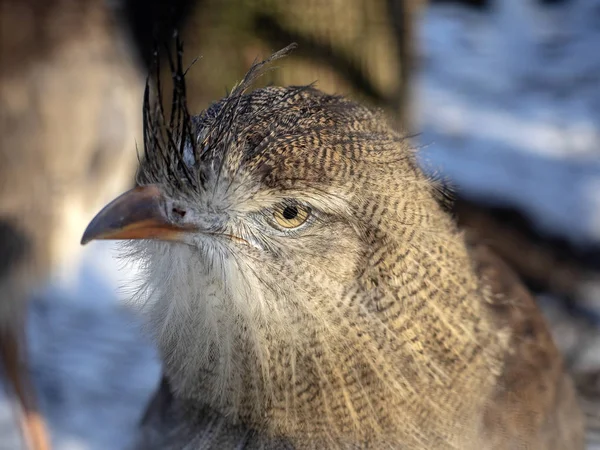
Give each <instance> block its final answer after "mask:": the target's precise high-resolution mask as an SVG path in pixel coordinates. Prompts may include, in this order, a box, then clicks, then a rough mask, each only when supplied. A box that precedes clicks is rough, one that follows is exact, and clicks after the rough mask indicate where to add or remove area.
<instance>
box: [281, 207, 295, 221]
mask: <svg viewBox="0 0 600 450" xmlns="http://www.w3.org/2000/svg"><path fill="white" fill-rule="evenodd" d="M297 215H298V208H296V207H295V206H286V207H285V208H284V209H283V217H284V219H286V220H291V219H293V218H294V217H296V216H297Z"/></svg>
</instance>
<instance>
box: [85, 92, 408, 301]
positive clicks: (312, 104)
mask: <svg viewBox="0 0 600 450" xmlns="http://www.w3.org/2000/svg"><path fill="white" fill-rule="evenodd" d="M235 100H236V104H235V109H233V108H232V106H231V100H226V101H223V102H220V103H218V104H216V105H214V106H213V107H212V108H211V109H209V110H208V111H207V112H205V113H204V114H203V115H201V116H199V117H198V118H194V119H191V121H190V128H192V130H191V132H190V134H189V136H191V137H189V138H188V142H187V143H186V145H183V146H172V147H171V148H168V149H165V148H163V147H161V146H160V144H159V143H158V141H157V140H156V141H154V142H153V143H148V142H147V148H146V152H147V154H146V159H145V160H144V161H143V162H142V165H141V168H140V172H139V184H140V186H139V187H137V188H135V189H133V190H131V191H129V192H127V193H125V194H123V195H122V196H121V197H119V198H117V199H116V200H114V201H113V202H112V203H111V204H109V205H108V206H107V207H106V208H104V209H103V210H102V211H101V212H100V213H99V214H98V215H97V216H96V218H95V219H94V220H93V221H92V222H91V223H90V225H89V227H88V229H87V230H86V232H85V235H84V237H83V240H82V241H83V242H84V243H85V242H87V241H89V240H92V239H124V240H129V241H132V240H135V241H137V242H130V243H129V244H130V247H131V248H132V249H134V250H137V252H136V254H137V255H138V256H140V257H141V258H142V259H144V261H145V263H146V264H145V265H146V267H157V268H160V270H159V269H157V271H156V272H157V273H153V274H152V278H153V279H154V280H156V279H161V280H163V281H162V282H161V283H162V285H163V286H164V285H165V284H170V283H174V284H177V285H179V286H180V287H179V291H178V292H181V290H182V286H195V287H196V288H197V291H198V292H197V296H198V301H202V300H201V296H202V292H203V291H204V290H205V286H202V285H200V284H199V283H198V280H200V279H201V280H202V282H203V283H205V284H206V283H209V284H215V283H216V284H219V285H221V286H222V287H223V289H225V290H226V291H227V294H226V295H227V297H236V296H238V297H239V295H238V294H239V291H240V290H242V291H244V292H245V294H244V295H243V297H244V298H245V299H244V300H243V301H244V302H256V301H258V299H261V298H265V297H269V296H273V294H276V295H274V296H273V298H274V300H273V301H274V302H275V303H276V308H277V309H278V310H281V309H282V304H285V303H286V302H287V303H288V305H294V306H293V307H294V308H299V309H305V308H307V309H310V308H312V307H314V305H309V303H310V300H311V298H314V297H315V295H317V294H316V292H320V295H323V293H324V292H326V291H327V290H330V291H331V292H330V295H331V296H335V297H339V295H341V291H342V290H343V289H344V287H347V286H348V282H349V280H354V279H356V272H357V270H358V266H357V260H358V259H359V258H360V257H361V256H363V255H364V253H365V251H366V249H365V246H367V245H368V244H369V242H370V241H369V239H368V238H369V236H367V235H368V234H369V233H368V228H369V227H368V222H367V221H365V218H364V214H363V212H362V210H363V209H364V208H365V207H366V205H367V203H369V199H368V198H364V197H363V198H361V196H360V195H358V194H359V192H360V191H363V193H364V189H365V186H367V185H370V186H371V187H373V186H376V185H377V181H376V180H375V179H373V177H375V178H376V174H375V173H374V172H373V169H374V170H375V172H380V171H384V172H385V171H389V170H390V168H389V167H387V166H385V165H383V164H380V163H377V162H375V163H374V164H371V166H373V165H374V166H375V167H371V170H369V164H368V160H369V158H370V157H372V158H376V156H373V155H369V150H364V151H363V150H362V149H361V147H366V145H364V144H366V143H367V142H368V141H369V140H370V139H373V135H374V134H376V133H377V132H378V129H372V128H371V127H370V125H369V124H370V123H375V116H374V115H372V114H371V113H370V112H369V111H367V110H366V109H364V108H362V107H359V106H357V105H355V104H353V103H350V102H348V101H346V100H343V99H341V98H338V97H331V96H327V95H324V94H322V93H320V92H318V91H316V90H314V89H307V88H288V89H283V88H266V89H262V90H258V91H255V92H253V93H251V94H249V95H246V96H243V97H240V98H237V99H235ZM228 108H230V109H228ZM231 115H235V116H236V117H235V118H233V119H232V118H231V117H230V116H231ZM224 124H227V128H226V129H224V128H223V126H224ZM351 124H352V127H354V128H350V127H349V125H351ZM379 138H381V136H380V137H379ZM179 140H181V138H179ZM193 140H195V142H194V141H193ZM363 141H364V142H363ZM385 145H388V146H390V145H396V143H394V142H393V139H392V138H391V137H390V135H388V136H387V142H382V146H385ZM165 150H166V151H169V152H170V153H165ZM380 152H383V153H385V149H383V148H380V149H379V150H378V151H377V152H372V153H373V154H379V153H380ZM388 156H389V155H388ZM380 188H381V186H380ZM370 237H371V238H372V236H370ZM139 240H142V242H140V241H139ZM149 240H151V241H149ZM194 270H197V271H198V273H194ZM161 274H162V275H161ZM166 274H169V275H168V276H167V275H166ZM184 274H188V275H189V277H190V279H189V280H186V279H185V277H184ZM200 274H204V275H203V276H200ZM206 277H208V278H209V279H207V278H206ZM216 279H218V280H219V281H218V282H217V281H216ZM242 280H245V281H242ZM149 281H150V283H153V280H149ZM173 289H174V290H175V288H173ZM236 291H238V292H237V293H236ZM313 291H315V293H311V292H313ZM334 291H335V293H334ZM175 296H176V295H175ZM190 297H196V296H195V295H190Z"/></svg>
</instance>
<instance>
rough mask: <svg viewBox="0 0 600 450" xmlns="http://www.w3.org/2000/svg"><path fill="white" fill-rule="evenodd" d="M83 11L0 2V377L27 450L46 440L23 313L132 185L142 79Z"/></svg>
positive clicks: (90, 10)
mask: <svg viewBox="0 0 600 450" xmlns="http://www.w3.org/2000/svg"><path fill="white" fill-rule="evenodd" d="M84 3H85V4H82V2H79V1H76V0H51V1H46V0H44V1H39V0H24V1H14V0H0V30H2V39H0V255H1V256H0V373H1V374H2V378H3V380H2V384H3V385H4V387H5V388H6V390H7V392H8V393H9V394H10V397H13V398H14V400H15V402H14V404H15V416H17V415H18V423H19V425H20V427H21V430H22V435H23V436H22V440H23V441H24V442H25V443H26V444H27V446H28V448H30V449H32V450H46V449H48V448H50V444H51V436H50V433H49V431H48V429H47V427H46V425H45V423H44V422H45V421H44V418H43V414H42V411H41V410H40V402H39V400H38V395H37V394H36V389H35V388H36V386H35V384H34V382H33V380H32V377H31V375H30V358H29V355H28V351H27V333H26V321H27V311H28V304H29V302H28V301H29V299H30V298H31V297H33V296H34V295H36V294H37V293H38V290H39V289H42V288H43V286H44V285H45V284H46V283H47V280H48V278H49V277H51V276H53V275H55V274H56V273H57V272H58V271H60V270H63V271H65V272H68V274H69V275H70V274H71V273H75V272H76V271H75V270H74V266H75V263H76V259H77V257H78V256H79V255H80V250H81V248H80V246H79V245H78V243H77V241H76V240H74V239H73V237H72V236H73V235H74V234H75V235H77V234H79V233H80V230H81V228H82V227H84V226H85V225H86V224H87V222H88V221H89V219H90V218H91V217H92V215H93V214H94V213H95V212H96V211H97V209H98V208H100V207H101V206H102V205H104V204H105V203H106V202H107V201H108V200H109V199H110V198H112V197H113V196H114V195H116V194H117V193H118V192H119V191H121V190H123V189H126V188H128V187H132V186H133V185H134V176H135V165H136V162H137V161H136V157H135V154H132V153H131V152H129V151H127V149H128V148H129V147H130V144H129V141H128V139H130V138H132V136H134V135H138V134H139V135H141V123H139V119H138V116H139V106H140V102H141V99H142V96H141V91H140V88H141V87H143V83H144V80H143V75H142V73H141V71H140V70H139V69H138V66H137V63H136V61H135V59H134V58H133V52H132V51H131V48H130V46H129V44H128V42H127V39H126V38H125V37H124V34H123V32H122V30H120V28H119V27H118V26H117V25H118V23H117V22H118V21H117V20H116V18H115V15H114V14H113V11H112V10H111V8H110V6H109V5H108V4H106V2H104V1H97V0H91V1H87V2H84ZM42 406H43V405H42ZM4 437H5V436H3V438H4ZM17 439H18V438H17Z"/></svg>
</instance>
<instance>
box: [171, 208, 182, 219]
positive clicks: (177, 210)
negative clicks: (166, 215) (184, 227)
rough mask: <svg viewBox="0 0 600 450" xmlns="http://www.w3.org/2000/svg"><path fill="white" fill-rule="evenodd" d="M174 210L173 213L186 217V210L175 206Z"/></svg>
mask: <svg viewBox="0 0 600 450" xmlns="http://www.w3.org/2000/svg"><path fill="white" fill-rule="evenodd" d="M172 211H173V214H175V215H177V216H179V217H180V218H184V217H185V210H183V209H181V208H176V207H173V209H172Z"/></svg>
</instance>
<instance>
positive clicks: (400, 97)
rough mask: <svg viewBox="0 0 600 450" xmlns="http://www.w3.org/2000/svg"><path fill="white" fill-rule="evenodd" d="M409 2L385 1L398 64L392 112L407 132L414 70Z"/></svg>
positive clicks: (409, 124) (399, 0)
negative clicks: (394, 39) (396, 85)
mask: <svg viewBox="0 0 600 450" xmlns="http://www.w3.org/2000/svg"><path fill="white" fill-rule="evenodd" d="M410 2H411V0H386V3H387V8H388V12H389V17H390V21H391V25H392V30H393V32H394V37H395V38H396V49H397V53H398V62H399V64H400V86H399V88H398V92H397V93H396V95H395V96H394V97H395V98H394V100H393V101H394V103H395V108H394V110H395V112H396V114H397V116H398V118H399V122H400V126H401V127H402V128H403V129H405V130H407V131H409V130H411V128H412V127H411V119H410V115H411V114H410V98H409V95H410V91H411V89H410V88H411V87H412V72H413V70H414V52H413V47H414V31H413V27H414V23H413V22H414V18H413V14H412V11H411V7H410V6H409V5H408V4H409V3H410Z"/></svg>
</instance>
